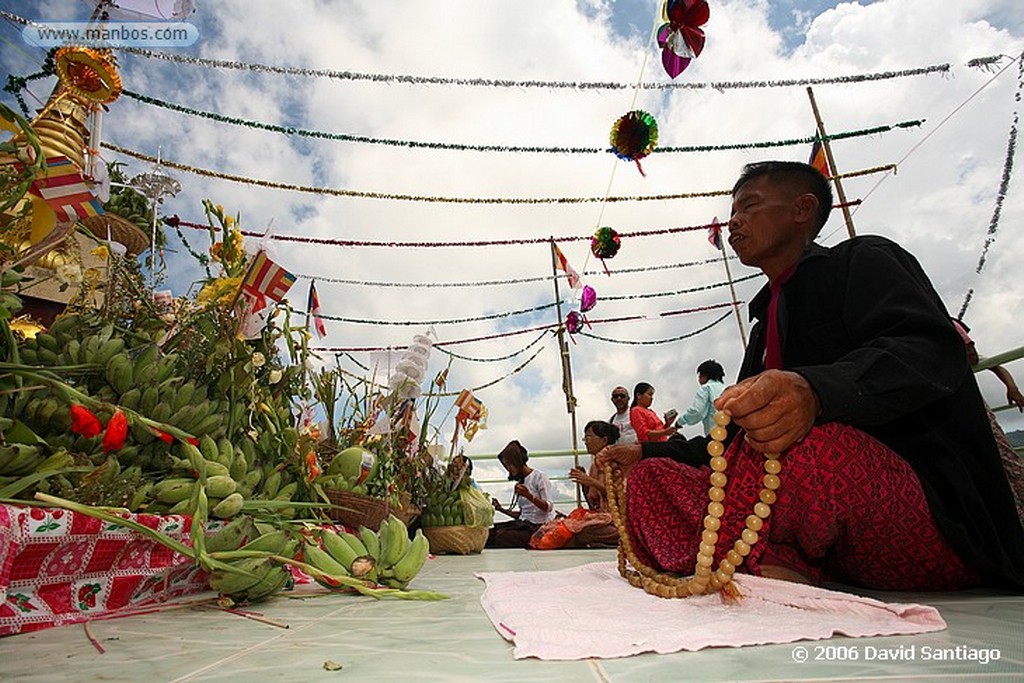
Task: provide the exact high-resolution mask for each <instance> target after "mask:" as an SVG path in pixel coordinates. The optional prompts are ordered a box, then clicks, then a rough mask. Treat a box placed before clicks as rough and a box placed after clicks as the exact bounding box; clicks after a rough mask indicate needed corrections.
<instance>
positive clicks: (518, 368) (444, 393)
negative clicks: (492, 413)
mask: <svg viewBox="0 0 1024 683" xmlns="http://www.w3.org/2000/svg"><path fill="white" fill-rule="evenodd" d="M541 338H543V336H542V337H541ZM545 348H547V347H546V346H542V347H540V348H539V349H537V350H536V351H534V352H533V355H532V356H530V357H529V358H527V359H526V360H525V361H523V362H522V363H520V364H519V365H517V366H516V367H515V368H513V369H512V370H511V371H509V372H507V373H505V374H504V375H502V376H501V377H498V378H497V379H492V380H491V381H489V382H484V383H483V384H478V385H476V386H473V387H468V389H469V390H470V391H479V390H480V389H486V388H487V387H492V386H494V385H495V384H498V383H499V382H503V381H505V380H506V379H508V378H509V377H511V376H512V375H514V374H516V373H517V372H520V371H522V370H523V368H525V367H526V366H527V365H529V364H530V363H532V362H533V360H534V359H535V358H536V357H537V356H539V355H540V352H541V351H543V350H544V349H545ZM344 355H345V356H346V357H347V358H349V359H351V360H352V361H353V362H355V363H356V365H358V366H359V367H360V368H362V369H363V371H364V372H369V368H367V367H366V366H365V365H363V364H362V363H360V362H358V361H356V360H355V359H354V358H352V356H350V355H349V354H347V353H346V354H344ZM338 370H339V371H341V372H342V373H344V374H346V375H348V376H349V377H353V378H355V379H358V380H360V381H362V382H365V383H366V384H373V382H371V380H370V379H369V378H367V377H362V376H360V375H357V374H355V373H354V372H349V371H348V370H345V369H344V368H340V367H339V368H338ZM461 393H462V391H461V390H459V391H440V392H435V391H431V392H430V395H431V396H458V395H459V394H461Z"/></svg>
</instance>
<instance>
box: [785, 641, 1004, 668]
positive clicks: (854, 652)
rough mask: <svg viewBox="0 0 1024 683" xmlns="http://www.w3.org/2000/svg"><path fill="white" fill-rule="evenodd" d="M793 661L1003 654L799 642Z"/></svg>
mask: <svg viewBox="0 0 1024 683" xmlns="http://www.w3.org/2000/svg"><path fill="white" fill-rule="evenodd" d="M792 654H793V661H794V662H797V663H798V664H803V663H804V662H918V663H920V662H961V663H971V662H973V663H976V664H981V665H985V664H988V663H989V662H996V661H999V660H1000V659H1001V658H1002V652H1000V650H999V649H998V648H985V647H974V646H969V645H945V646H939V645H897V646H893V647H881V646H877V645H797V646H796V647H794V648H793V651H792Z"/></svg>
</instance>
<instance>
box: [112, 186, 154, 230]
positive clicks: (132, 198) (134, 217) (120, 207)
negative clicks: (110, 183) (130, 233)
mask: <svg viewBox="0 0 1024 683" xmlns="http://www.w3.org/2000/svg"><path fill="white" fill-rule="evenodd" d="M103 210H104V211H108V212H110V213H114V214H117V215H118V216H120V217H121V218H124V219H125V220H126V221H128V222H130V223H134V224H135V225H136V226H137V227H138V228H139V229H141V230H142V231H143V232H145V233H146V234H147V235H148V234H149V228H150V221H151V220H152V218H153V212H152V210H151V209H150V206H149V203H148V202H147V201H146V198H145V197H144V196H142V195H141V194H139V193H138V192H136V191H135V190H133V189H132V188H128V187H118V188H114V189H113V190H111V192H110V199H108V200H107V203H106V204H104V205H103Z"/></svg>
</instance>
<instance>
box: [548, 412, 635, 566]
mask: <svg viewBox="0 0 1024 683" xmlns="http://www.w3.org/2000/svg"><path fill="white" fill-rule="evenodd" d="M618 440H619V428H618V427H616V426H615V425H613V424H611V423H610V422H605V421H603V420H593V421H591V422H588V423H587V426H586V427H584V428H583V444H584V445H585V446H586V448H587V453H590V455H591V456H595V455H597V454H598V453H600V452H601V450H602V449H603V448H604V447H605V446H610V445H611V444H613V443H616V442H617V441H618ZM569 479H571V480H572V481H573V482H575V483H576V484H579V485H580V486H581V487H582V488H583V495H584V497H585V498H586V501H587V509H585V508H577V509H576V510H573V511H572V512H571V513H570V514H569V516H568V517H566V518H565V519H561V520H556V521H555V522H549V523H548V524H546V525H544V527H542V528H541V530H540V531H538V532H537V534H542V533H543V531H544V529H545V528H546V527H547V526H549V525H550V524H555V523H561V524H562V525H563V526H564V529H565V530H564V531H562V530H561V529H559V530H558V531H559V532H561V535H562V537H563V538H566V537H567V538H566V540H565V542H564V544H559V545H557V546H554V547H561V548H614V547H616V546H617V545H618V544H619V532H618V531H617V530H616V529H615V524H614V523H613V522H612V516H611V515H610V514H609V511H608V500H607V498H606V497H605V488H604V480H603V479H602V477H601V474H600V472H598V471H597V467H596V464H595V463H594V459H593V457H591V463H590V467H589V468H588V469H587V470H584V469H583V468H582V467H573V468H572V469H571V470H569ZM537 534H534V541H535V542H536V543H537V545H534V543H532V542H531V545H530V547H543V546H542V544H541V542H540V540H539V539H538V538H537ZM568 534H572V535H571V537H568ZM554 538H555V539H557V540H555V542H556V543H557V542H558V540H561V539H560V538H559V537H558V536H556V537H554ZM553 540H554V539H553Z"/></svg>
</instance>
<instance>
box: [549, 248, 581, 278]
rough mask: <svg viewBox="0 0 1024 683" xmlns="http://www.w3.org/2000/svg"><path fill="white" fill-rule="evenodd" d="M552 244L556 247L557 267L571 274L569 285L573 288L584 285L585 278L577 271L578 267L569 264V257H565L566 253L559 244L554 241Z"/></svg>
mask: <svg viewBox="0 0 1024 683" xmlns="http://www.w3.org/2000/svg"><path fill="white" fill-rule="evenodd" d="M551 246H553V247H554V248H555V263H556V267H557V268H558V269H559V270H560V271H562V272H564V273H565V274H566V275H568V276H569V286H570V287H572V288H573V289H579V288H580V287H582V286H583V279H582V278H581V277H580V274H579V273H577V272H576V269H575V268H573V267H572V266H570V265H569V259H567V258H565V254H563V253H562V250H561V249H559V248H558V245H557V244H555V243H554V242H552V243H551Z"/></svg>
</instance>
